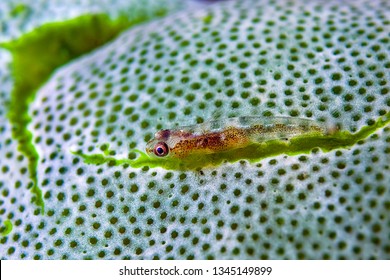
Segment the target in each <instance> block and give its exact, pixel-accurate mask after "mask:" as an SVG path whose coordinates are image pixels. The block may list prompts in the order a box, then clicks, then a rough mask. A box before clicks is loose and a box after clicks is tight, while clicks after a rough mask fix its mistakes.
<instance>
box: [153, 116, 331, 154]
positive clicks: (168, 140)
mask: <svg viewBox="0 0 390 280" xmlns="http://www.w3.org/2000/svg"><path fill="white" fill-rule="evenodd" d="M330 131H331V130H330V129H329V127H328V126H326V125H325V124H323V123H319V122H317V121H314V120H310V119H304V118H294V117H260V116H245V117H236V118H227V119H221V120H211V121H207V122H204V123H202V124H196V125H190V126H183V127H178V128H175V129H165V130H160V131H158V132H156V134H155V137H154V139H152V140H150V141H149V142H148V143H147V145H146V152H147V153H148V154H149V155H150V156H152V157H161V158H169V157H176V158H184V157H186V156H188V155H190V154H210V153H217V152H222V151H227V150H233V149H239V148H243V147H246V146H248V145H250V144H253V143H261V142H265V141H268V140H276V139H282V140H288V139H290V138H292V137H295V136H299V135H303V134H312V133H317V134H328V133H329V132H330Z"/></svg>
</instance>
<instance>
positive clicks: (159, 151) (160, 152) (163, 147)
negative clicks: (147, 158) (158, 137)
mask: <svg viewBox="0 0 390 280" xmlns="http://www.w3.org/2000/svg"><path fill="white" fill-rule="evenodd" d="M153 152H154V154H155V155H156V156H158V157H165V156H166V155H167V154H168V153H169V148H168V145H167V144H166V143H164V142H158V143H157V144H156V146H154V150H153Z"/></svg>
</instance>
